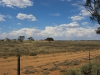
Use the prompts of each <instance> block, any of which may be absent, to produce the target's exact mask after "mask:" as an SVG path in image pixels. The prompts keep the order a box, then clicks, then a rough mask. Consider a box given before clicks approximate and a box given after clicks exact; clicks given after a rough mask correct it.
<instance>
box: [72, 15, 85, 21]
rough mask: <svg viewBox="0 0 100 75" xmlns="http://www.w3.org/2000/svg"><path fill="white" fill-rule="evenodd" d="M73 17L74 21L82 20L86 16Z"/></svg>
mask: <svg viewBox="0 0 100 75" xmlns="http://www.w3.org/2000/svg"><path fill="white" fill-rule="evenodd" d="M71 19H72V20H73V21H80V20H82V19H84V17H82V16H79V15H77V16H72V17H71Z"/></svg>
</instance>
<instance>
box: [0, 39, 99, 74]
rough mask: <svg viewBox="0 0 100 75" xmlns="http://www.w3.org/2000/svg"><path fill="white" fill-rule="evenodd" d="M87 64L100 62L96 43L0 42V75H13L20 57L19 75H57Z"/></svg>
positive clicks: (97, 43) (97, 42) (15, 72)
mask: <svg viewBox="0 0 100 75" xmlns="http://www.w3.org/2000/svg"><path fill="white" fill-rule="evenodd" d="M89 51H90V53H91V56H90V57H91V61H92V60H96V61H98V62H100V61H99V60H100V41H52V42H48V41H32V42H31V43H30V42H29V41H24V42H22V43H20V42H17V41H16V42H14V41H9V42H7V41H1V42H0V73H1V74H0V75H17V57H16V55H17V54H18V53H19V54H20V55H21V75H61V74H62V73H63V72H65V71H67V69H69V68H75V67H79V66H81V65H83V64H85V63H87V62H89V60H88V59H89V55H88V54H89Z"/></svg>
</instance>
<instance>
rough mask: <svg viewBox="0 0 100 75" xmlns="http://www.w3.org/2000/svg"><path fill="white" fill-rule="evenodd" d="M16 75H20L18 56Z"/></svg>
mask: <svg viewBox="0 0 100 75" xmlns="http://www.w3.org/2000/svg"><path fill="white" fill-rule="evenodd" d="M17 61H18V62H17V75H20V56H18V60H17Z"/></svg>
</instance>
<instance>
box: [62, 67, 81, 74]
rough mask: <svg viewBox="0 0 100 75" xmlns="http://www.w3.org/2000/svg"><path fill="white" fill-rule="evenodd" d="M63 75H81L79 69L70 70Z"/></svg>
mask: <svg viewBox="0 0 100 75" xmlns="http://www.w3.org/2000/svg"><path fill="white" fill-rule="evenodd" d="M63 75H80V71H79V70H78V69H73V68H71V69H69V70H68V71H67V72H65V73H64V74H63Z"/></svg>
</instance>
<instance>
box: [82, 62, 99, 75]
mask: <svg viewBox="0 0 100 75" xmlns="http://www.w3.org/2000/svg"><path fill="white" fill-rule="evenodd" d="M81 72H82V74H83V75H100V63H98V62H92V63H88V64H85V65H83V66H82V67H81Z"/></svg>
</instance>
